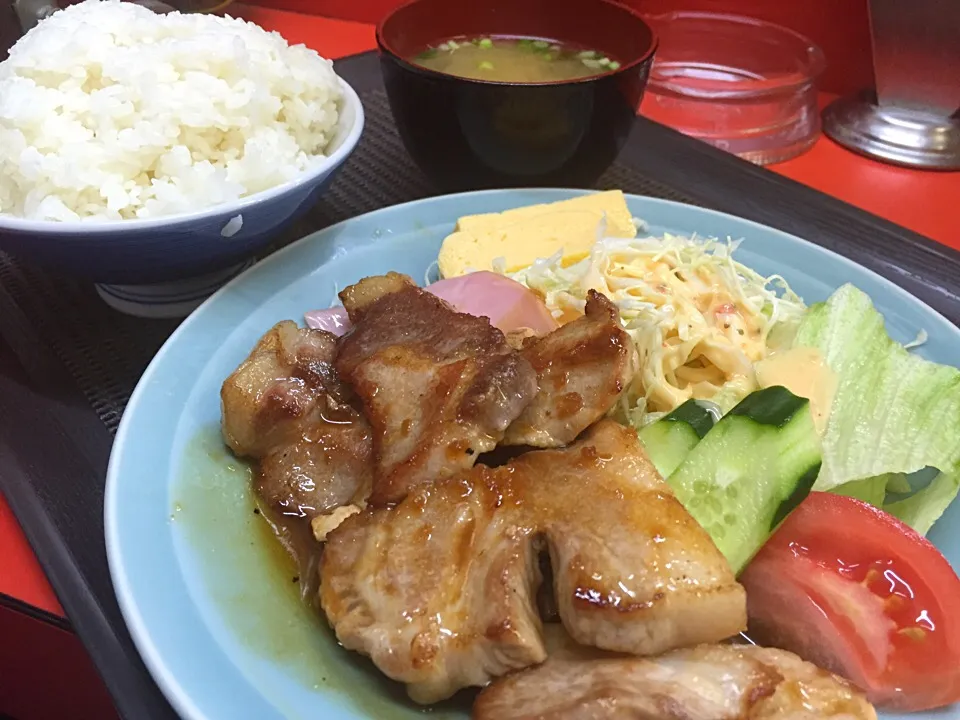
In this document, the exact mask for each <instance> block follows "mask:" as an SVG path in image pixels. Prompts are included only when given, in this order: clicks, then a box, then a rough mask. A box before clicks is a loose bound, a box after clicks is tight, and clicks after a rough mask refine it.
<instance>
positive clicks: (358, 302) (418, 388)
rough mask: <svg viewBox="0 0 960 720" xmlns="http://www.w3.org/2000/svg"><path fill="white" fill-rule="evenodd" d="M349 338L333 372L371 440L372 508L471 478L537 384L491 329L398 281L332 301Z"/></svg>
mask: <svg viewBox="0 0 960 720" xmlns="http://www.w3.org/2000/svg"><path fill="white" fill-rule="evenodd" d="M340 298H341V299H342V300H343V304H344V307H345V308H346V309H347V312H348V313H349V315H350V320H351V321H352V322H353V323H354V326H355V327H354V329H353V331H352V332H350V333H349V334H348V335H346V336H344V338H343V339H342V340H341V344H340V353H339V355H338V356H337V362H336V367H337V370H338V371H339V372H340V374H341V375H342V377H343V378H344V379H346V380H347V381H348V382H349V383H350V384H351V385H352V386H353V388H354V389H355V390H356V392H357V394H358V395H359V396H360V398H361V399H362V401H363V407H364V411H365V413H366V416H367V418H368V419H369V421H370V424H371V425H372V426H373V431H374V462H375V467H376V474H375V478H374V483H373V492H372V494H371V497H370V502H371V503H372V504H375V505H384V504H387V503H391V502H397V501H399V500H402V499H403V498H404V496H405V495H406V494H407V492H409V491H410V489H411V488H413V487H415V486H417V485H418V484H420V483H424V482H428V481H433V480H436V479H439V478H443V477H447V476H450V475H453V474H455V473H457V472H460V471H462V470H464V469H466V468H470V467H472V466H473V464H474V463H475V462H476V459H477V456H478V455H479V454H480V453H483V452H487V451H489V450H492V449H493V448H494V447H495V446H496V445H497V443H498V442H499V441H500V440H501V439H502V438H503V433H504V431H505V430H506V429H507V427H508V426H509V425H510V423H511V422H513V420H514V419H515V418H516V417H517V416H518V415H519V414H520V412H521V411H522V410H523V408H524V407H526V405H527V403H529V402H530V400H531V399H532V398H533V396H534V395H535V394H536V392H537V379H536V374H535V373H534V371H533V369H532V368H531V367H530V364H529V363H528V362H527V361H526V360H524V359H523V358H522V357H521V356H520V354H519V353H517V352H516V351H515V350H514V349H513V348H511V347H510V346H509V345H508V344H507V342H506V340H505V338H504V336H503V333H502V332H500V331H499V330H497V329H496V328H495V327H493V326H492V325H491V324H490V321H489V319H487V318H481V317H476V316H473V315H465V314H463V313H458V312H456V311H454V310H453V309H451V308H450V306H449V305H447V304H446V303H445V302H443V301H442V300H440V299H439V298H437V297H435V296H433V295H431V294H430V293H427V292H424V291H423V290H421V289H420V288H418V287H417V286H416V285H414V284H413V282H412V281H411V280H410V279H409V278H408V277H406V276H405V275H400V274H398V273H390V274H388V275H384V276H377V277H369V278H365V279H364V280H361V281H360V282H359V283H357V284H356V285H352V286H350V287H348V288H346V289H345V290H344V291H343V292H342V293H340Z"/></svg>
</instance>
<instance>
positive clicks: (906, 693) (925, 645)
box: [740, 492, 960, 711]
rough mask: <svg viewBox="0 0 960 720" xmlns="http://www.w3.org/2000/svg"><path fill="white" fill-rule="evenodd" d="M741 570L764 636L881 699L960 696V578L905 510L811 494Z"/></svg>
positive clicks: (935, 702) (903, 705)
mask: <svg viewBox="0 0 960 720" xmlns="http://www.w3.org/2000/svg"><path fill="white" fill-rule="evenodd" d="M740 580H741V582H742V583H743V585H744V587H746V589H747V608H748V613H749V616H750V630H749V634H750V637H751V639H753V640H755V641H757V642H758V643H760V644H762V645H772V646H775V647H781V648H784V649H786V650H792V651H793V652H795V653H797V654H798V655H800V656H801V657H803V658H804V659H806V660H810V661H811V662H814V663H816V664H817V665H819V666H820V667H823V668H825V669H828V670H831V671H833V672H835V673H837V674H838V675H842V676H844V677H846V678H848V679H849V680H851V681H852V682H854V683H855V684H857V685H858V686H860V687H861V688H862V689H863V690H864V691H866V693H867V696H868V698H869V699H870V700H871V702H873V703H875V704H876V705H878V706H881V707H886V708H890V709H895V710H906V711H911V710H926V709H929V708H935V707H941V706H943V705H949V704H950V703H954V702H958V701H960V578H958V577H957V574H956V572H954V570H953V568H951V567H950V563H949V562H947V560H946V558H944V557H943V555H941V554H940V552H939V551H938V550H937V549H936V548H935V547H934V546H933V545H932V544H931V543H930V542H929V541H928V540H927V539H926V538H924V537H922V536H921V535H918V534H917V533H916V532H914V531H913V530H912V529H911V528H910V527H908V526H907V525H904V524H903V523H902V522H900V521H899V520H897V519H896V518H895V517H893V516H891V515H889V514H887V513H885V512H883V511H882V510H879V509H877V508H875V507H873V506H872V505H868V504H866V503H863V502H860V501H859V500H855V499H853V498H849V497H844V496H841V495H832V494H829V493H819V492H817V493H811V494H810V495H809V496H808V497H807V499H806V500H804V501H803V502H802V503H801V504H800V506H799V507H798V508H797V509H796V510H794V511H793V512H792V513H791V514H790V515H789V516H788V517H787V519H786V521H784V523H783V524H782V525H781V526H780V529H778V530H777V532H776V533H775V534H774V535H773V537H771V538H770V540H768V541H767V543H766V545H764V546H763V548H762V549H761V550H760V552H759V553H758V554H757V556H756V557H755V558H754V559H753V560H752V561H751V563H750V565H748V566H747V569H746V570H745V571H744V572H743V574H742V576H741V577H740Z"/></svg>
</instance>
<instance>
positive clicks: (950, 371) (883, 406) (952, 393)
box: [794, 285, 960, 529]
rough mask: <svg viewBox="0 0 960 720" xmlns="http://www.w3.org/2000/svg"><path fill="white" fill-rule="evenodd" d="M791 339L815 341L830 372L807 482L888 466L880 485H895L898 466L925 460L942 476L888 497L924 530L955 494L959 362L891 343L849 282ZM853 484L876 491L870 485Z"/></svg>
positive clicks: (865, 476) (860, 477)
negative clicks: (831, 393) (819, 441)
mask: <svg viewBox="0 0 960 720" xmlns="http://www.w3.org/2000/svg"><path fill="white" fill-rule="evenodd" d="M794 345H795V346H806V347H815V348H818V349H819V350H820V352H821V353H822V354H823V357H824V360H825V361H826V363H827V365H829V367H830V368H831V369H832V370H833V372H834V373H836V375H837V392H836V395H835V397H834V400H833V405H832V407H831V410H830V418H829V420H828V422H827V428H826V432H825V434H824V438H823V467H822V468H821V470H820V475H819V477H818V478H817V482H816V485H814V489H815V490H826V491H829V490H834V489H836V488H838V487H840V486H842V485H844V484H846V483H852V482H854V481H865V480H872V479H874V478H876V477H878V476H881V475H891V474H893V477H888V478H887V479H886V481H885V483H884V484H891V485H892V487H891V489H893V488H894V487H899V488H901V489H902V488H903V482H904V479H903V477H902V476H903V475H908V474H910V473H913V472H916V471H918V470H921V469H923V468H925V467H934V468H936V469H938V470H940V471H941V475H942V476H943V477H944V478H945V479H943V480H940V481H939V482H936V484H935V485H934V487H933V489H932V490H927V491H926V492H923V491H919V492H917V493H915V494H914V495H913V496H912V497H910V498H908V499H906V500H902V501H898V502H897V503H892V504H891V505H890V507H894V506H895V509H896V510H898V511H899V512H902V513H903V515H904V516H905V518H906V517H909V518H910V519H907V520H906V521H907V522H908V523H910V524H913V522H916V523H918V524H919V525H921V526H923V525H925V526H926V529H929V525H930V524H932V523H933V520H935V519H936V518H937V517H939V516H940V514H941V513H942V512H943V509H945V508H946V506H947V505H948V504H949V503H950V502H951V501H952V500H953V498H954V497H955V496H956V494H957V483H956V482H953V481H952V480H951V478H957V477H960V370H958V369H957V368H954V367H948V366H945V365H938V364H936V363H932V362H929V361H927V360H924V359H923V358H920V357H918V356H916V355H911V354H910V353H909V352H907V350H905V349H904V348H903V346H902V345H900V344H898V343H896V342H894V341H893V340H892V339H891V338H890V337H889V336H888V335H887V332H886V329H885V327H884V323H883V316H882V315H880V313H879V312H877V310H876V308H874V307H873V303H872V302H871V301H870V298H869V297H868V296H867V295H866V294H865V293H863V292H862V291H861V290H858V289H857V288H855V287H853V286H852V285H844V286H843V287H841V288H840V289H839V290H837V291H836V292H835V293H834V294H833V295H832V296H831V297H830V298H829V299H828V300H827V301H826V302H824V303H819V304H817V305H814V306H812V307H811V308H810V309H809V310H808V312H807V314H806V315H805V317H804V319H803V320H802V321H801V323H800V327H799V328H797V334H796V337H795V338H794ZM897 475H900V477H897ZM878 482H879V481H878ZM847 490H848V492H847V493H845V494H849V490H850V488H849V487H848V488H847ZM855 490H856V488H855ZM859 491H860V492H869V493H871V496H872V497H874V498H875V497H876V487H875V486H864V487H861V488H860V489H859ZM902 503H909V504H906V505H905V504H902ZM937 508H939V510H938V509H937ZM930 518H933V519H932V520H931V519H930ZM911 521H912V522H911ZM918 529H919V528H918Z"/></svg>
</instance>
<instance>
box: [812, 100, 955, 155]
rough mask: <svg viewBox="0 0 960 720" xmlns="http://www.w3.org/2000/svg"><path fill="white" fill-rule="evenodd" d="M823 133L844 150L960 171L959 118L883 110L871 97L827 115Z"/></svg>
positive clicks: (839, 105) (839, 103)
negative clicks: (844, 148)
mask: <svg viewBox="0 0 960 720" xmlns="http://www.w3.org/2000/svg"><path fill="white" fill-rule="evenodd" d="M823 132H824V133H825V134H826V135H827V136H829V137H830V138H832V139H833V140H835V141H836V142H838V143H840V144H841V145H843V146H844V147H846V148H849V149H850V150H853V151H855V152H858V153H861V154H863V155H867V156H869V157H873V158H877V159H878V160H883V161H885V162H889V163H893V164H894V165H903V166H905V167H911V168H923V169H928V170H960V118H958V117H957V116H956V115H953V116H951V117H944V116H942V115H938V114H936V113H927V112H924V111H922V110H914V109H908V108H903V107H892V106H880V105H878V104H877V102H876V99H875V98H874V97H873V96H872V94H871V93H863V94H861V95H859V96H855V97H845V98H840V99H839V100H836V101H834V102H833V103H831V104H830V105H829V106H827V108H826V109H825V110H824V111H823Z"/></svg>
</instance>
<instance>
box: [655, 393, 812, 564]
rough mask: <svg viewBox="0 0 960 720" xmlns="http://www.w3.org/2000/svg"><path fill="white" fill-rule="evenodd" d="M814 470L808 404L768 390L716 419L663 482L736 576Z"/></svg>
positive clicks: (798, 496) (792, 505)
mask: <svg viewBox="0 0 960 720" xmlns="http://www.w3.org/2000/svg"><path fill="white" fill-rule="evenodd" d="M820 462H821V451H820V436H819V435H818V434H817V430H816V428H815V427H814V424H813V417H812V416H811V414H810V402H809V401H808V400H807V399H806V398H801V397H797V396H796V395H794V394H793V393H791V392H790V391H789V390H787V389H786V388H784V387H780V386H774V387H769V388H765V389H763V390H758V391H757V392H754V393H752V394H750V395H748V396H747V397H746V398H744V399H743V400H742V401H741V402H740V404H739V405H737V406H736V407H735V408H734V409H733V410H731V411H730V412H729V413H727V415H725V416H724V417H723V418H721V420H720V422H718V423H717V424H716V425H715V426H714V427H713V429H712V430H710V432H708V433H707V434H706V436H705V437H704V438H703V440H701V441H700V442H699V443H697V445H696V447H694V448H693V449H692V450H691V451H690V454H689V455H688V456H687V457H686V459H685V460H684V461H683V462H682V463H681V464H680V466H679V467H678V468H677V469H676V470H675V471H674V472H673V473H672V474H671V475H670V476H669V478H667V482H668V483H669V484H670V486H671V487H672V488H673V490H674V492H675V493H676V495H677V499H678V500H680V502H681V503H683V505H684V507H686V508H687V510H688V511H689V512H690V514H691V515H693V517H694V518H695V519H696V520H697V522H699V523H700V524H701V525H702V526H703V527H704V529H705V530H706V531H707V532H708V533H709V534H710V537H711V538H713V541H714V542H715V543H716V545H717V548H718V549H719V550H720V552H721V553H723V555H724V557H726V558H727V560H728V561H729V562H730V566H731V567H732V568H733V571H734V572H735V573H739V572H740V571H741V570H743V568H744V567H745V566H746V564H747V563H748V562H749V561H750V558H752V557H753V555H754V554H755V553H756V552H757V550H759V549H760V547H761V546H762V545H763V543H764V542H766V540H767V538H768V537H770V535H771V534H772V533H773V531H774V530H775V529H776V527H777V526H778V525H779V524H780V523H781V522H782V521H783V519H784V518H785V517H786V516H787V515H788V514H789V513H790V511H791V510H793V508H795V507H796V506H797V505H798V504H799V503H800V502H801V501H802V500H803V499H804V498H805V497H806V496H807V494H808V493H809V492H810V488H811V487H813V483H814V482H815V481H816V479H817V474H818V473H819V472H820Z"/></svg>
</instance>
